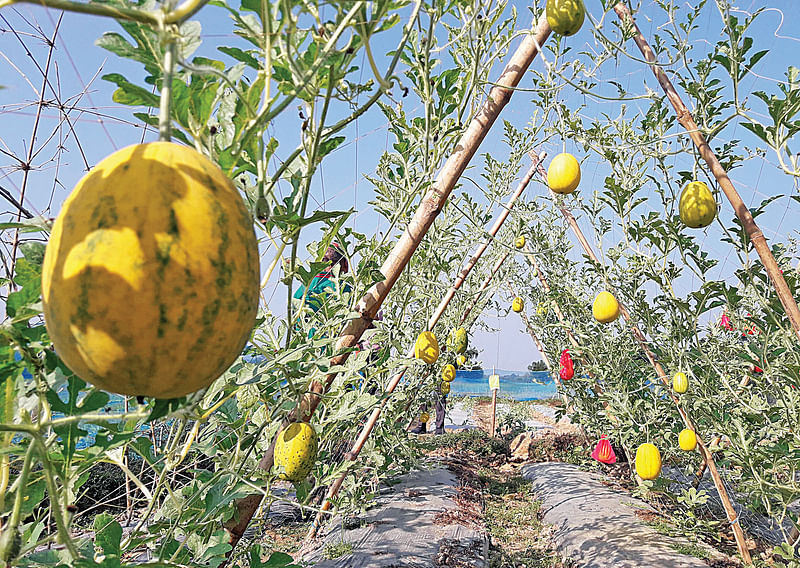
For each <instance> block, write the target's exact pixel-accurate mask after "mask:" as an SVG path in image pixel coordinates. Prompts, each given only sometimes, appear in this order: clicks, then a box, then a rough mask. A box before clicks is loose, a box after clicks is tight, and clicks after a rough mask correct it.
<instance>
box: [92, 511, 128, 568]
mask: <svg viewBox="0 0 800 568" xmlns="http://www.w3.org/2000/svg"><path fill="white" fill-rule="evenodd" d="M94 534H95V537H94V538H95V545H96V546H99V547H100V548H101V549H102V551H103V557H104V558H103V560H102V562H101V566H103V568H116V567H118V566H120V556H121V550H120V542H121V541H122V527H121V526H120V524H119V523H118V522H117V521H116V519H114V517H112V516H111V515H109V514H108V513H100V514H99V515H97V516H96V517H95V518H94Z"/></svg>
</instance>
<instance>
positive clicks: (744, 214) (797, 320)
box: [614, 2, 800, 339]
mask: <svg viewBox="0 0 800 568" xmlns="http://www.w3.org/2000/svg"><path fill="white" fill-rule="evenodd" d="M614 11H615V12H616V13H617V16H618V17H619V19H620V20H621V21H622V23H623V24H628V25H630V26H631V28H632V30H633V32H634V36H633V40H634V41H635V42H636V45H637V46H638V47H639V51H641V52H642V55H643V56H644V58H645V60H646V61H647V62H648V63H649V64H650V69H652V71H653V74H654V75H655V76H656V79H658V82H659V83H660V84H661V88H662V89H664V92H665V93H666V95H667V98H668V99H669V102H670V103H672V107H673V108H674V109H675V113H676V114H677V115H678V122H680V123H681V125H682V126H683V127H684V128H685V129H686V131H687V132H688V133H689V136H690V137H691V139H692V142H694V144H695V146H697V151H698V152H699V153H700V155H701V156H702V157H703V159H704V160H705V161H706V164H708V167H709V168H710V169H711V173H712V174H713V175H714V177H715V178H716V180H717V183H719V186H720V188H721V189H722V192H723V193H724V194H725V197H727V198H728V201H730V203H731V205H732V206H733V210H734V212H735V213H736V216H737V217H738V218H739V221H741V223H742V227H743V228H744V230H745V232H746V233H747V236H748V237H749V238H750V241H751V242H752V243H753V247H754V248H755V249H756V252H757V253H758V256H759V257H760V258H761V262H762V263H763V265H764V269H765V270H766V271H767V275H768V276H769V278H770V280H772V285H773V286H774V287H775V292H776V293H777V294H778V298H779V299H780V301H781V304H783V309H784V310H785V311H786V315H787V316H788V318H789V322H790V323H791V324H792V328H793V329H794V332H795V335H796V336H797V337H798V339H800V309H798V308H797V302H796V301H795V299H794V297H793V296H792V292H791V291H790V290H789V287H788V286H787V285H786V280H784V278H783V273H781V269H780V268H779V267H778V263H777V262H775V257H774V256H772V251H770V249H769V245H768V244H767V239H766V238H765V237H764V234H763V233H762V232H761V229H759V227H758V225H757V224H756V222H755V219H753V215H752V214H751V213H750V210H749V209H748V208H747V205H745V203H744V201H742V198H741V197H740V196H739V192H738V191H736V188H735V187H733V183H732V182H731V179H730V178H729V177H728V174H727V172H726V171H725V168H723V167H722V164H720V163H719V160H718V159H717V156H716V155H715V154H714V151H713V150H712V149H711V146H709V145H708V141H707V140H706V137H705V136H704V135H703V133H702V132H701V131H700V128H699V127H698V126H697V123H696V122H695V121H694V118H692V114H691V113H690V112H689V109H687V108H686V105H684V104H683V101H682V100H681V98H680V96H679V95H678V93H677V91H676V90H675V87H674V86H673V85H672V82H671V81H670V80H669V77H667V75H666V73H664V71H663V70H662V69H661V67H659V66H658V63H657V62H656V56H655V53H653V50H652V49H651V48H650V45H649V44H648V43H647V40H646V39H645V38H644V35H642V32H641V31H640V30H639V26H637V25H636V22H635V21H634V19H633V15H632V14H631V11H630V10H629V9H628V7H627V6H625V5H624V4H623V3H622V2H618V3H617V4H616V5H615V6H614Z"/></svg>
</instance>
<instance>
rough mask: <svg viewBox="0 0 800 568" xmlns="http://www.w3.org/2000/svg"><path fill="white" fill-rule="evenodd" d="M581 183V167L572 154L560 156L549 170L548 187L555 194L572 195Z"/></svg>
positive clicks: (554, 159)
mask: <svg viewBox="0 0 800 568" xmlns="http://www.w3.org/2000/svg"><path fill="white" fill-rule="evenodd" d="M579 183H581V166H580V164H579V163H578V160H576V159H575V156H573V155H572V154H567V153H563V154H559V155H558V156H556V157H555V158H553V159H552V161H551V162H550V166H549V167H548V168H547V185H548V187H550V189H552V190H553V191H554V192H555V193H561V194H567V193H572V192H573V191H575V190H576V189H577V187H578V184H579Z"/></svg>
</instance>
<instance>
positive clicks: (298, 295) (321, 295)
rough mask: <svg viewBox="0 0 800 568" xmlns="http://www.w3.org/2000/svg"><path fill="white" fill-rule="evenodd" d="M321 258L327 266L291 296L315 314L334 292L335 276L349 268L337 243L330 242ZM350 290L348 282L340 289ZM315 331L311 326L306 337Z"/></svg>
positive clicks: (311, 335)
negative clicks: (306, 286) (306, 285)
mask: <svg viewBox="0 0 800 568" xmlns="http://www.w3.org/2000/svg"><path fill="white" fill-rule="evenodd" d="M322 260H323V261H325V262H327V263H328V266H327V267H326V268H325V269H323V270H322V271H321V272H320V273H319V274H317V275H316V276H314V278H312V280H311V282H310V283H309V285H308V289H306V288H305V286H302V285H301V286H299V287H298V288H297V290H295V292H294V296H293V297H294V299H295V300H296V301H298V302H302V303H303V304H304V305H305V306H307V307H308V308H310V309H311V311H312V312H313V313H315V314H316V313H317V312H318V311H320V309H323V308H324V307H325V303H326V301H327V298H328V296H330V295H331V294H334V293H335V292H336V281H337V280H336V278H337V276H340V275H342V274H347V272H348V271H349V269H350V267H349V265H348V263H347V257H346V256H345V253H344V249H342V247H341V246H340V245H339V244H338V243H331V245H330V246H329V247H328V248H327V250H326V251H325V255H324V256H323V257H322ZM350 290H351V287H350V284H348V283H347V282H345V283H344V284H343V285H342V290H341V291H342V292H349V291H350ZM323 313H324V310H323ZM298 328H299V322H298ZM315 331H316V328H314V327H312V328H311V329H310V330H309V332H308V337H309V338H311V337H314V333H315Z"/></svg>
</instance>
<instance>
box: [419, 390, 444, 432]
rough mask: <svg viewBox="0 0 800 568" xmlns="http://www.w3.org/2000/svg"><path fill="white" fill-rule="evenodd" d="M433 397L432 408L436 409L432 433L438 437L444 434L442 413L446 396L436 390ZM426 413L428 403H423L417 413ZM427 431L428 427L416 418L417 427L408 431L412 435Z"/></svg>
mask: <svg viewBox="0 0 800 568" xmlns="http://www.w3.org/2000/svg"><path fill="white" fill-rule="evenodd" d="M433 396H434V397H435V404H434V407H435V409H436V423H435V429H434V431H433V433H434V434H436V435H440V434H444V412H445V405H446V404H447V396H446V395H443V394H442V393H440V392H439V391H438V390H437V391H436V392H435V393H434V395H433ZM427 411H428V403H425V404H423V405H422V406H421V407H420V409H419V413H420V414H422V413H423V412H427ZM427 431H428V425H427V424H426V423H425V422H422V421H420V420H419V418H417V425H416V426H414V427H413V428H412V429H411V430H410V432H411V433H412V434H425V433H426V432H427Z"/></svg>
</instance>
